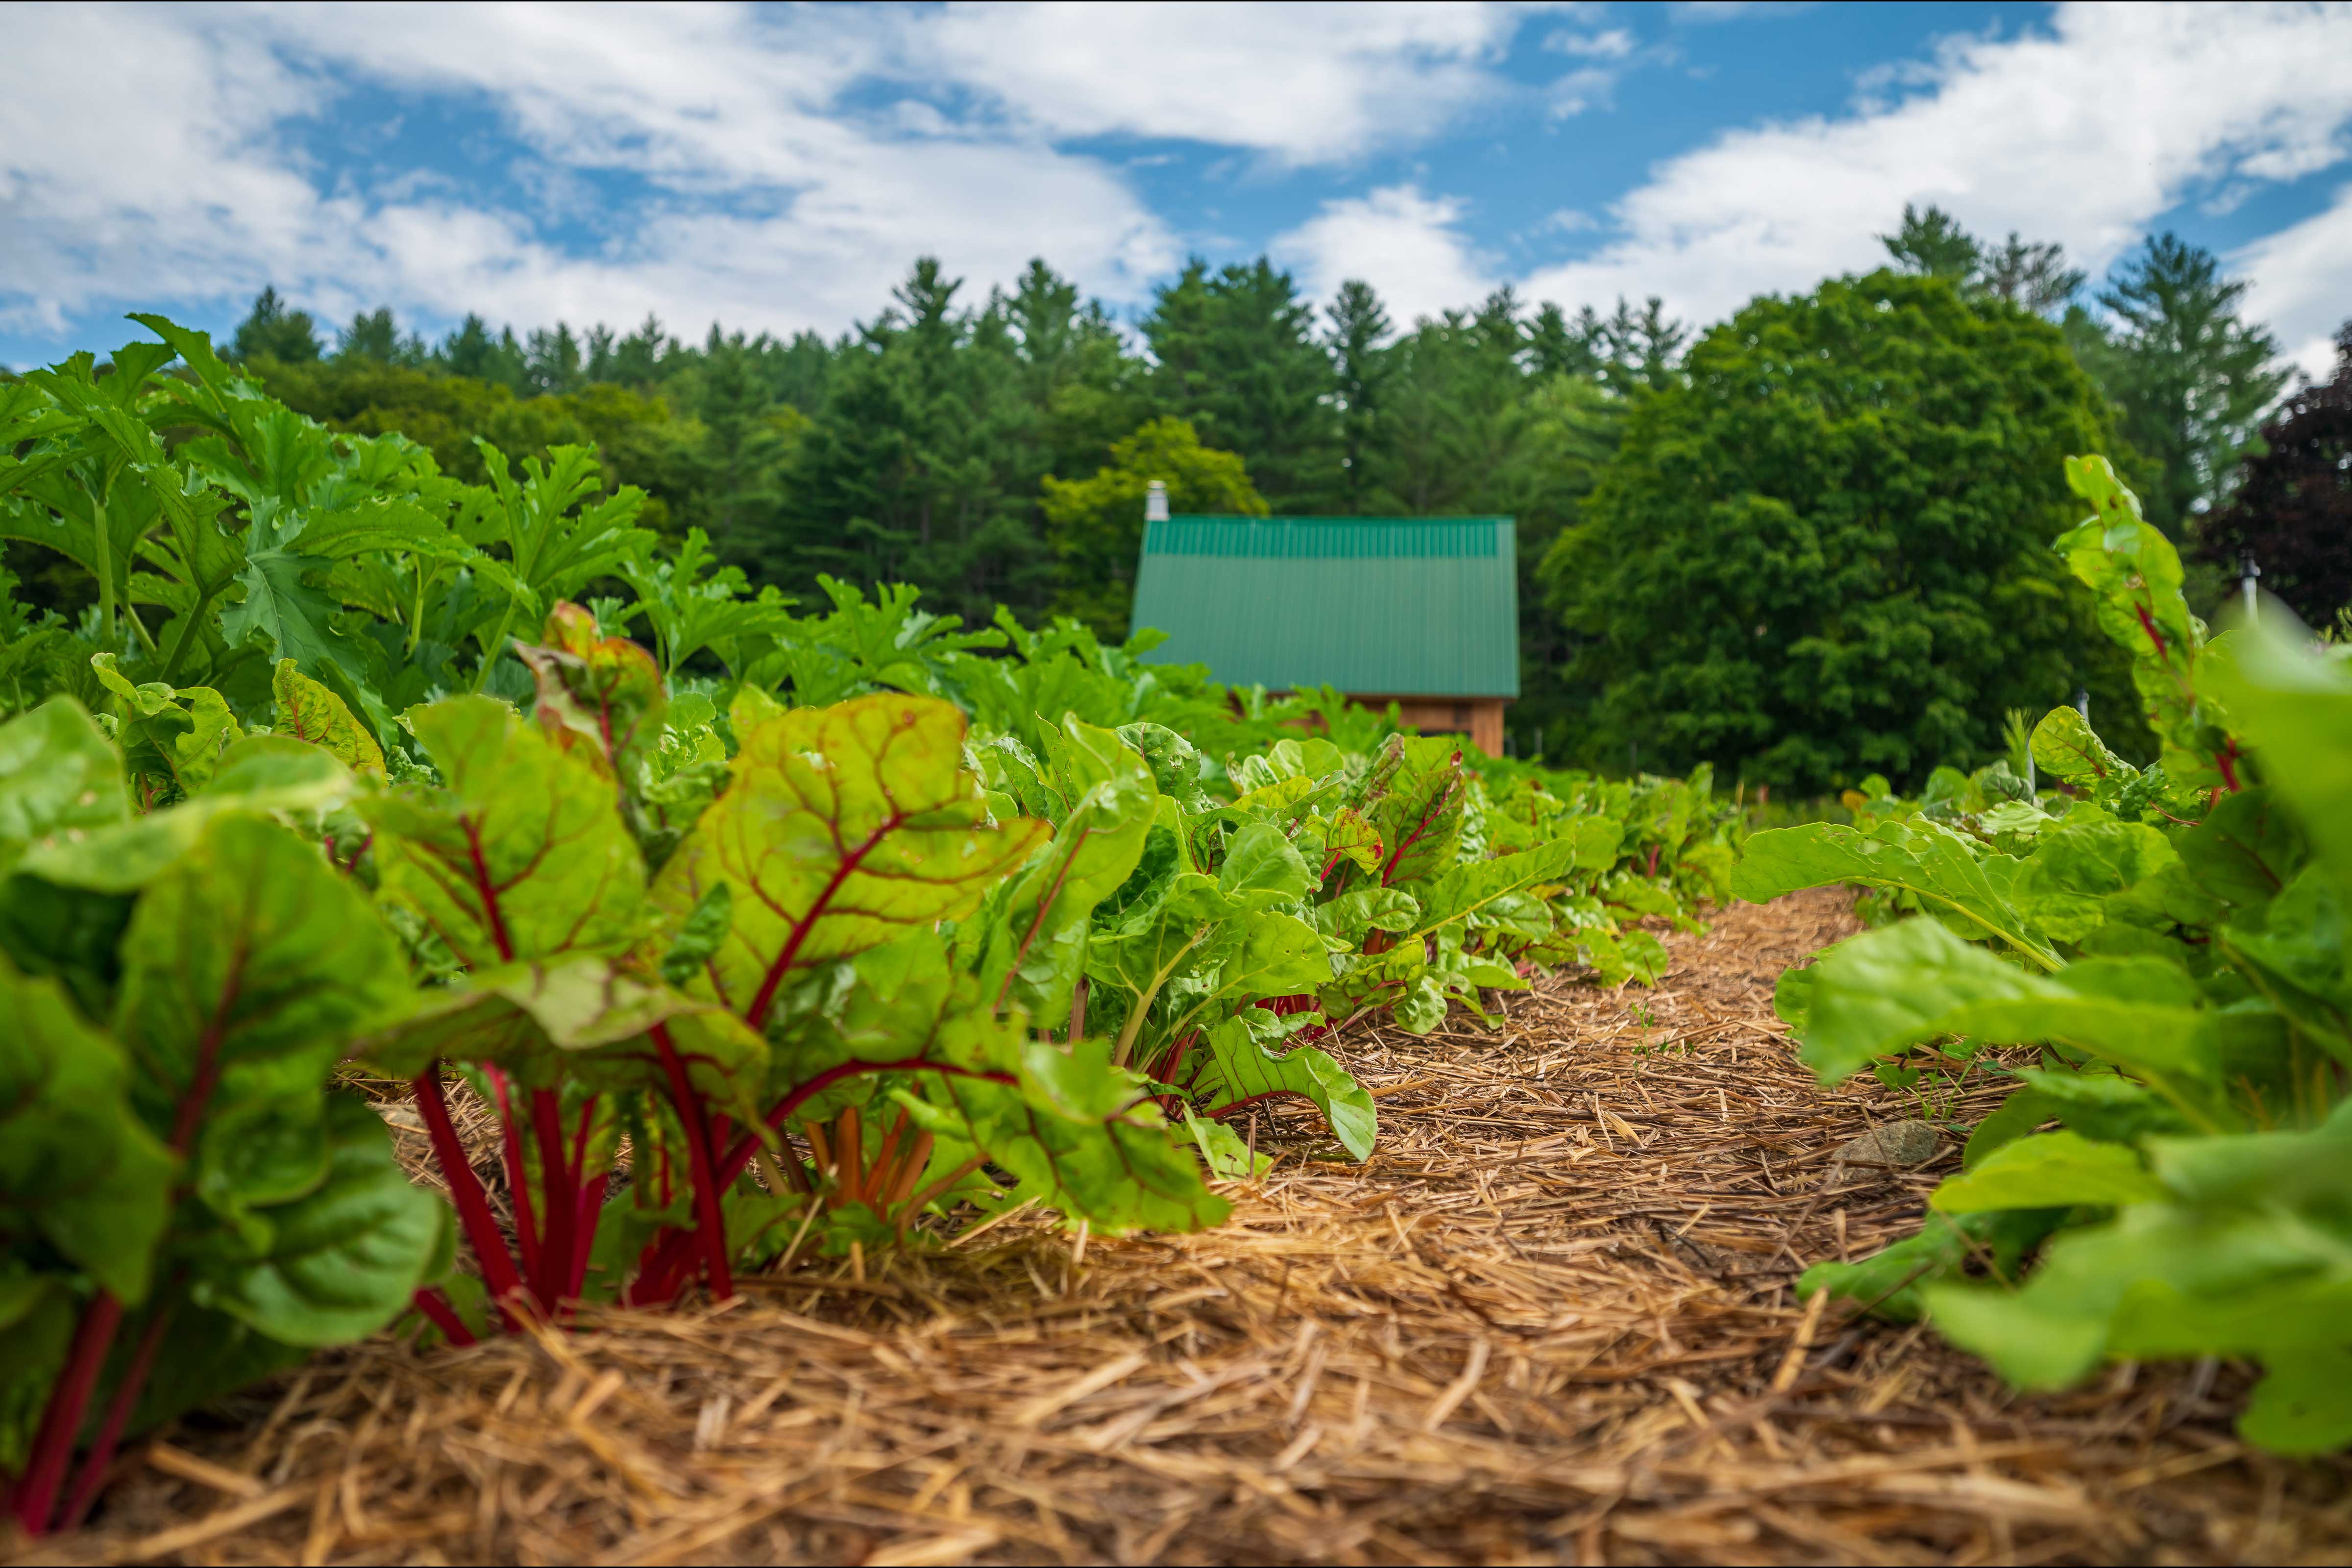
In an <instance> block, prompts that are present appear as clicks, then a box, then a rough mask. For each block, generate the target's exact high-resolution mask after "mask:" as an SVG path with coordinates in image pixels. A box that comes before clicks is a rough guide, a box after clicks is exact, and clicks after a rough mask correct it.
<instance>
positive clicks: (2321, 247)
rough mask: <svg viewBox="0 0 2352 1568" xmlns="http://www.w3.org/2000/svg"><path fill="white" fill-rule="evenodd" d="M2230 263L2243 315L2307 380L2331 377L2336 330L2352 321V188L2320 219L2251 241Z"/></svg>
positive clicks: (2346, 188) (2315, 217)
mask: <svg viewBox="0 0 2352 1568" xmlns="http://www.w3.org/2000/svg"><path fill="white" fill-rule="evenodd" d="M2229 262H2230V265H2231V268H2232V269H2233V270H2235V271H2237V272H2238V273H2240V274H2241V275H2242V276H2243V277H2246V278H2249V279H2252V282H2253V287H2252V288H2251V289H2248V290H2247V293H2246V310H2247V313H2248V314H2249V315H2250V316H2252V318H2254V319H2255V320H2258V321H2264V322H2266V323H2268V324H2269V326H2270V328H2271V330H2272V331H2273V332H2275V333H2277V334H2278V339H2279V342H2280V344H2281V345H2282V346H2283V347H2284V349H2285V350H2286V353H2287V356H2288V357H2289V358H2291V359H2293V360H2294V361H2295V363H2298V364H2300V365H2301V366H2302V367H2303V368H2304V369H2305V371H2306V372H2308V373H2309V374H2310V375H2311V378H2312V379H2313V380H2315V381H2325V380H2326V379H2327V378H2328V376H2330V375H2331V374H2334V372H2335V368H2336V344H2335V341H2334V340H2335V337H2336V330H2337V329H2338V328H2340V327H2342V326H2343V325H2344V323H2345V321H2347V319H2352V184H2347V185H2344V186H2341V187H2339V188H2338V189H2337V191H2336V200H2335V202H2334V203H2333V204H2332V205H2329V206H2328V207H2327V209H2326V211H2324V212H2320V213H2315V214H2314V215H2313V216H2310V217H2307V218H2305V219H2304V220H2303V221H2302V222H2301V223H2299V224H2296V225H2294V226H2293V227H2290V228H2284V229H2282V230H2280V231H2279V232H2278V233H2276V234H2273V235H2271V236H2269V237H2266V238H2263V239H2260V240H2257V241H2255V242H2254V243H2253V244H2252V245H2249V246H2247V247H2244V248H2243V249H2242V250H2240V251H2238V252H2236V253H2235V254H2234V255H2232V256H2231V257H2230V258H2229Z"/></svg>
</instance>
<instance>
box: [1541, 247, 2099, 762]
mask: <svg viewBox="0 0 2352 1568" xmlns="http://www.w3.org/2000/svg"><path fill="white" fill-rule="evenodd" d="M1686 368H1687V384H1683V385H1677V386H1672V387H1669V388H1667V389H1665V390H1664V392H1662V393H1661V394H1659V395H1656V396H1654V397H1653V398H1650V399H1647V400H1645V401H1639V402H1637V404H1636V405H1635V407H1634V409H1633V414H1632V416H1631V417H1630V420H1629V422H1628V424H1627V426H1626V430H1625V439H1624V446H1623V447H1622V450H1621V452H1620V454H1619V456H1618V458H1617V459H1616V460H1615V461H1614V462H1613V463H1612V464H1611V465H1610V467H1609V468H1608V469H1607V470H1606V471H1605V472H1604V474H1603V476H1602V478H1601V482H1600V484H1599V486H1598V488H1597V489H1595V490H1594V492H1593V494H1592V496H1591V499H1590V500H1588V501H1587V502H1586V503H1585V504H1584V505H1583V506H1582V507H1581V508H1580V512H1579V517H1578V521H1575V522H1574V523H1573V524H1572V525H1571V526H1570V527H1569V528H1568V529H1567V530H1566V531H1564V532H1563V533H1562V534H1561V535H1560V538H1559V542H1558V543H1557V544H1555V545H1554V547H1553V548H1552V551H1551V552H1550V554H1549V559H1548V560H1547V562H1546V563H1545V567H1544V570H1545V573H1546V575H1547V577H1548V579H1549V582H1550V584H1551V587H1552V598H1553V602H1554V604H1555V605H1557V606H1558V608H1559V612H1560V613H1561V615H1562V616H1565V617H1566V621H1567V625H1568V629H1569V630H1570V633H1571V634H1572V635H1573V636H1574V637H1576V638H1577V639H1578V648H1577V652H1576V653H1575V655H1574V659H1575V664H1574V668H1573V671H1572V677H1571V678H1572V679H1575V680H1577V681H1579V682H1581V683H1583V684H1585V685H1587V686H1589V687H1591V688H1592V689H1595V690H1597V691H1598V692H1599V697H1598V701H1597V706H1596V708H1595V710H1594V712H1593V720H1592V727H1591V731H1590V732H1589V733H1588V734H1587V735H1586V737H1585V741H1584V744H1585V746H1586V747H1587V749H1588V750H1589V752H1591V754H1595V755H1620V756H1622V754H1623V752H1624V747H1625V745H1626V744H1627V743H1628V742H1638V743H1639V745H1640V746H1641V748H1642V751H1643V754H1644V755H1648V756H1653V757H1657V758H1659V759H1661V760H1662V761H1664V763H1667V764H1668V765H1670V766H1676V767H1682V766H1688V765H1691V764H1693V763H1697V762H1700V761H1710V762H1712V763H1714V764H1715V765H1716V766H1717V769H1719V770H1724V771H1737V772H1738V773H1741V774H1743V775H1744V776H1746V777H1747V778H1748V779H1749V780H1751V781H1753V780H1759V779H1760V780H1763V781H1766V782H1769V784H1772V786H1773V787H1774V788H1775V789H1776V790H1778V789H1781V788H1788V787H1793V788H1797V789H1801V790H1810V791H1819V790H1822V789H1824V788H1832V787H1839V786H1843V785H1846V784H1852V783H1854V782H1856V781H1858V780H1859V779H1860V778H1861V777H1862V776H1863V775H1864V774H1866V773H1873V772H1879V773H1888V774H1892V775H1895V776H1902V775H1913V776H1916V774H1918V773H1921V772H1924V771H1925V769H1926V768H1927V765H1928V764H1929V763H1931V762H1932V761H1934V760H1936V759H1938V758H1946V759H1950V760H1952V761H1954V762H1958V763H1974V762H1977V761H1988V760H1990V758H1991V757H1993V756H1996V755H1998V754H1999V752H2000V736H1999V730H1998V723H1999V715H2000V713H2001V711H2002V710H2004V709H2005V708H2009V707H2022V708H2027V709H2030V710H2036V711H2039V710H2045V709H2047V708H2049V707H2051V706H2053V704H2055V703H2056V702H2059V701H2063V700H2065V699H2066V698H2067V697H2069V696H2071V695H2072V693H2073V690H2074V687H2075V685H2076V684H2077V683H2078V682H2079V683H2084V684H2087V685H2089V687H2090V688H2091V689H2092V692H2093V694H2094V699H2095V702H2096V703H2097V704H2098V706H2099V710H2100V711H2102V712H2106V711H2109V710H2110V708H2109V700H2110V695H2111V694H2114V693H2117V692H2119V691H2120V690H2121V689H2122V688H2121V681H2120V679H2119V678H2120V675H2121V666H2120V664H2119V663H2118V662H2117V661H2116V659H2115V658H2114V656H2113V655H2112V654H2111V653H2109V652H2108V651H2107V650H2106V649H2105V648H2104V647H2101V646H2100V644H2099V643H2098V641H2097V639H2096V637H2095V633H2094V632H2093V629H2092V627H2091V626H2090V624H2089V617H2088V616H2086V615H2085V614H2084V611H2083V609H2082V607H2081V605H2080V604H2079V602H2078V601H2075V600H2074V599H2071V598H2070V597H2069V596H2068V595H2066V594H2065V593H2064V591H2063V587H2062V585H2061V584H2062V579H2061V568H2060V567H2059V566H2058V564H2057V563H2054V562H2053V561H2052V560H2051V558H2050V555H2049V553H2048V548H2047V546H2048V541H2049V539H2050V537H2051V535H2052V534H2053V533H2055V532H2056V531H2057V530H2058V528H2059V526H2060V525H2061V523H2062V522H2063V521H2064V520H2065V518H2066V517H2067V515H2068V513H2067V511H2066V510H2064V509H2065V508H2066V506H2067V504H2068V503H2067V502H2066V501H2065V499H2064V492H2063V488H2062V484H2061V478H2060V476H2061V471H2062V470H2061V458H2063V456H2064V454H2065V453H2067V452H2069V451H2082V450H2084V449H2086V448H2090V447H2096V446H2098V445H2099V444H2101V443H2102V442H2103V441H2104V440H2105V436H2106V434H2107V425H2106V416H2105V412H2104V410H2103V407H2102V405H2101V404H2100V402H2099V399H2098V397H2097V395H2096V394H2095V391H2094V390H2093V388H2092V387H2091V385H2090V384H2089V383H2088V382H2087V381H2085V380H2084V378H2083V376H2082V375H2081V374H2080V373H2079V372H2077V371H2076V370H2075V369H2074V367H2073V365H2072V364H2071V363H2069V360H2068V354H2067V351H2066V347H2065V344H2064V342H2063V339H2062V338H2061V337H2060V336H2059V334H2058V332H2057V331H2055V329H2053V328H2052V327H2050V326H2048V325H2047V324H2046V323H2043V322H2042V321H2035V320H2033V319H2032V318H2030V317H2027V316H2024V315H2023V314H2021V313H2020V312H2016V311H2012V310H2006V309H2000V308H1987V309H1977V308H1972V307H1971V306H1969V304H1968V303H1967V302H1966V301H1964V300H1962V299H1961V298H1960V297H1959V295H1958V293H1957V292H1956V291H1955V290H1953V289H1952V288H1951V287H1950V286H1949V285H1948V284H1947V283H1944V282H1942V281H1940V280H1938V279H1929V278H1905V277H1899V276H1896V275H1895V274H1893V273H1888V272H1881V273H1875V274H1873V275H1872V276H1870V277H1867V278H1862V279H1842V280H1837V281H1832V282H1830V283H1826V284H1824V285H1822V287H1821V288H1820V289H1818V290H1816V291H1815V292H1813V293H1811V294H1810V295H1805V296H1802V297H1800V298H1797V299H1792V300H1782V299H1767V300H1758V301H1756V302H1754V303H1752V304H1750V305H1749V306H1748V307H1747V308H1746V309H1745V310H1742V311H1740V312H1739V314H1738V315H1737V316H1735V317H1734V318H1733V319H1732V320H1731V321H1729V322H1727V323H1726V324H1724V325H1723V326H1720V327H1718V328H1717V329H1715V330H1714V331H1711V332H1709V333H1708V334H1707V335H1706V337H1704V338H1703V339H1701V340H1700V342H1699V343H1698V345H1697V346H1696V348H1695V349H1693V350H1692V352H1691V356H1690V360H1689V362H1688V365H1687V367H1686ZM2132 749H2134V750H2137V749H2138V748H2137V747H2136V746H2135V747H2133V748H2132Z"/></svg>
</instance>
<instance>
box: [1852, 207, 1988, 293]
mask: <svg viewBox="0 0 2352 1568" xmlns="http://www.w3.org/2000/svg"><path fill="white" fill-rule="evenodd" d="M1878 242H1879V243H1880V244H1881V245H1884V246H1885V247H1886V254H1887V255H1889V256H1891V257H1893V258H1895V266H1896V267H1898V268H1901V269H1902V270H1904V271H1906V272H1908V273H1910V274H1912V275H1913V276H1914V277H1917V278H1941V279H1944V280H1945V281H1946V282H1948V283H1949V284H1951V285H1952V287H1954V288H1955V289H1965V288H1966V287H1967V286H1968V285H1969V283H1970V282H1972V281H1974V280H1975V279H1976V277H1977V274H1978V272H1979V269H1980V268H1982V267H1983V265H1984V247H1983V246H1982V245H1980V244H1979V243H1978V242H1977V239H1976V237H1974V236H1973V235H1971V234H1969V231H1968V230H1967V229H1965V228H1962V227H1961V226H1959V223H1958V220H1957V219H1955V218H1954V217H1953V216H1952V215H1951V214H1949V213H1948V212H1946V211H1945V210H1944V209H1943V208H1941V207H1938V206H1930V207H1929V208H1928V209H1927V211H1925V212H1921V211H1920V210H1919V209H1918V208H1916V207H1915V206H1913V205H1911V204H1910V203H1909V202H1905V203H1904V204H1903V223H1902V226H1900V227H1898V228H1897V229H1896V230H1895V232H1894V233H1893V234H1882V235H1880V236H1879V237H1878Z"/></svg>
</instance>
